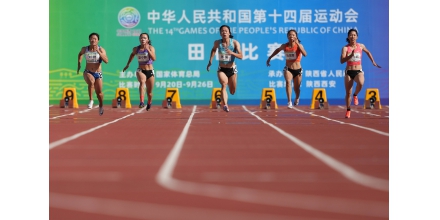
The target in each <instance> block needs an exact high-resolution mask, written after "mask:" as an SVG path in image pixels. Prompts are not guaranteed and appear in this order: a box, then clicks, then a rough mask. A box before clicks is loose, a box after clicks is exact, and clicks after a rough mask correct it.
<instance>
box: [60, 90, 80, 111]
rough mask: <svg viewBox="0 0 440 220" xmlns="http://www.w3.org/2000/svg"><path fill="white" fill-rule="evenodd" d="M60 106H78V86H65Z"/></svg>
mask: <svg viewBox="0 0 440 220" xmlns="http://www.w3.org/2000/svg"><path fill="white" fill-rule="evenodd" d="M60 108H78V99H77V98H76V88H64V89H63V96H62V99H61V100H60Z"/></svg>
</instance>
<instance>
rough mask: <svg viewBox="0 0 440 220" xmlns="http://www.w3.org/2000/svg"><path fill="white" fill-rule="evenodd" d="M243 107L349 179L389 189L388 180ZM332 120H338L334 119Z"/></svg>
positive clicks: (385, 189)
mask: <svg viewBox="0 0 440 220" xmlns="http://www.w3.org/2000/svg"><path fill="white" fill-rule="evenodd" d="M242 107H243V109H244V110H246V111H247V112H249V114H251V115H253V116H255V117H256V118H257V119H258V120H260V121H262V122H263V123H265V124H267V125H269V126H270V127H272V128H273V129H275V130H276V131H278V132H279V133H280V134H282V135H283V136H285V137H287V138H288V139H289V140H291V141H292V142H294V143H295V144H296V145H298V146H299V147H301V148H302V149H304V150H305V151H307V152H309V153H310V154H312V155H313V156H315V157H316V158H318V159H319V160H321V161H322V162H324V163H325V164H327V165H328V166H329V167H331V168H333V169H334V170H336V171H337V172H339V173H340V174H342V175H343V176H345V177H346V178H347V179H349V180H351V181H353V182H355V183H358V184H360V185H363V186H366V187H370V188H373V189H378V190H382V191H388V187H389V183H388V180H384V179H380V178H377V177H373V176H369V175H366V174H363V173H361V172H358V171H357V170H355V169H354V168H352V167H350V166H348V165H346V164H344V163H342V162H339V161H338V160H336V159H334V158H332V157H331V156H329V155H327V154H325V153H323V152H321V151H319V150H318V149H315V148H313V147H312V146H310V145H308V144H307V143H305V142H303V141H301V140H300V139H298V138H297V137H295V136H293V135H291V134H289V133H287V132H285V131H284V130H282V129H280V128H278V127H277V126H275V125H273V124H271V123H269V122H267V121H265V120H264V119H262V118H260V117H259V116H258V115H255V113H254V112H250V111H249V110H248V109H247V108H246V107H245V106H244V105H243V106H242ZM324 118H325V117H324ZM327 119H328V118H327ZM329 120H332V119H329ZM332 121H336V120H332Z"/></svg>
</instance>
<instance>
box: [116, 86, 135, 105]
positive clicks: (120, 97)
mask: <svg viewBox="0 0 440 220" xmlns="http://www.w3.org/2000/svg"><path fill="white" fill-rule="evenodd" d="M112 107H113V108H131V102H130V92H129V91H128V89H127V88H117V89H116V95H115V98H114V99H113V100H112Z"/></svg>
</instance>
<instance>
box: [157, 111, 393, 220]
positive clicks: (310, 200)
mask: <svg viewBox="0 0 440 220" xmlns="http://www.w3.org/2000/svg"><path fill="white" fill-rule="evenodd" d="M195 110H196V106H194V108H193V112H192V114H191V116H190V117H189V119H188V122H187V123H186V125H185V127H184V129H183V131H182V133H181V134H180V136H179V138H178V139H177V141H176V143H175V144H174V147H173V149H172V150H171V151H170V153H169V154H168V156H167V158H166V159H165V162H164V163H163V164H162V166H161V167H160V170H159V172H158V173H157V175H156V182H157V183H158V184H159V185H161V186H162V187H164V188H166V189H169V190H172V191H176V192H182V193H188V194H192V195H201V196H207V197H213V198H220V199H229V200H236V201H241V202H248V203H254V204H263V205H272V206H280V207H288V208H300V209H306V210H314V211H326V212H333V213H343V214H354V215H363V216H374V217H388V203H386V202H377V201H365V200H353V199H341V198H335V197H324V196H314V195H304V194H296V193H285V192H273V191H264V190H256V189H248V188H243V187H233V186H222V185H217V184H209V183H196V182H189V181H183V180H178V179H175V178H173V172H174V168H175V167H176V163H177V160H178V159H179V154H180V152H181V150H182V148H183V144H184V142H185V139H186V136H187V134H188V130H189V126H190V124H191V121H192V118H193V116H194V114H195Z"/></svg>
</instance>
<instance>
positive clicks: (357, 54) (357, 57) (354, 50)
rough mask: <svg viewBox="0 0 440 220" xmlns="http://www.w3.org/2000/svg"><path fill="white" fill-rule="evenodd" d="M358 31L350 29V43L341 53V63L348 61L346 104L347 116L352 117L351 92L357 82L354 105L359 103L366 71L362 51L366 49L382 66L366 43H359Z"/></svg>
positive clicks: (371, 57) (346, 70)
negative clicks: (363, 68) (363, 65)
mask: <svg viewBox="0 0 440 220" xmlns="http://www.w3.org/2000/svg"><path fill="white" fill-rule="evenodd" d="M357 39H358V32H357V30H356V29H350V30H349V31H348V37H347V39H346V40H347V42H348V44H347V45H345V46H344V47H343V48H342V54H341V64H343V63H345V62H347V66H346V67H345V77H344V82H345V104H346V105H347V112H346V113H345V118H350V113H351V111H350V103H351V95H350V94H351V92H352V88H353V84H354V82H356V90H355V91H354V93H353V102H354V105H358V104H359V100H358V97H357V95H358V94H359V92H360V91H361V89H362V86H363V85H364V80H365V79H364V71H362V51H364V52H365V53H366V54H367V55H368V57H369V58H370V60H371V62H372V63H373V65H374V66H376V67H378V68H381V67H380V66H379V65H377V64H376V62H374V59H373V55H372V54H371V53H370V51H369V50H367V47H365V45H364V44H361V43H357V42H356V41H357Z"/></svg>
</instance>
